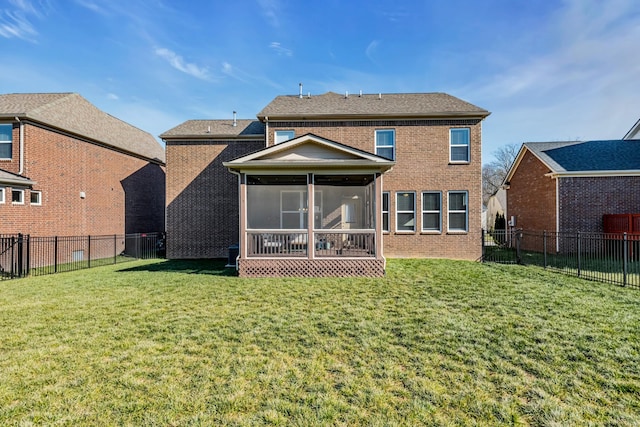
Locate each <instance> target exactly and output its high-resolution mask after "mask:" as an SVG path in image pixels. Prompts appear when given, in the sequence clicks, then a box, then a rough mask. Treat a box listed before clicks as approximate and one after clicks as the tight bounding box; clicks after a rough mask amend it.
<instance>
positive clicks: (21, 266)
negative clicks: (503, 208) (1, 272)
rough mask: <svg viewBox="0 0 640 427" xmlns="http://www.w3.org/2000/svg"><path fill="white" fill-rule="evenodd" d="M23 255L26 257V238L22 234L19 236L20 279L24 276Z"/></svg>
mask: <svg viewBox="0 0 640 427" xmlns="http://www.w3.org/2000/svg"><path fill="white" fill-rule="evenodd" d="M23 255H24V236H23V235H22V233H19V234H18V268H17V270H18V277H22V276H23V262H24V259H23Z"/></svg>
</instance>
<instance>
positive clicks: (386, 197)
mask: <svg viewBox="0 0 640 427" xmlns="http://www.w3.org/2000/svg"><path fill="white" fill-rule="evenodd" d="M382 210H383V211H385V212H389V193H382Z"/></svg>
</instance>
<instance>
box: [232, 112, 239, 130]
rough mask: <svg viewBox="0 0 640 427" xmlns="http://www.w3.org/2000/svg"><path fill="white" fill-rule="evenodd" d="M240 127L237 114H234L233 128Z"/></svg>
mask: <svg viewBox="0 0 640 427" xmlns="http://www.w3.org/2000/svg"><path fill="white" fill-rule="evenodd" d="M236 126H238V121H237V120H236V112H235V111H234V112H233V127H236Z"/></svg>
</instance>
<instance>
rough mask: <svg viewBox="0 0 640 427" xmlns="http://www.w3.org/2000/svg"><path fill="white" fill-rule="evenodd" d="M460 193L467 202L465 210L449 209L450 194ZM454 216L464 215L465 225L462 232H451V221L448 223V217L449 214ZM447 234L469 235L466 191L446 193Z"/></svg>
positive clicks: (467, 195)
mask: <svg viewBox="0 0 640 427" xmlns="http://www.w3.org/2000/svg"><path fill="white" fill-rule="evenodd" d="M460 193H464V194H465V195H466V200H467V204H466V206H465V210H455V211H453V210H451V208H450V207H449V206H450V205H451V198H450V197H451V195H452V194H460ZM452 213H453V214H455V213H464V215H465V217H464V220H465V224H464V227H465V229H464V230H460V229H455V230H452V229H451V221H450V215H451V214H452ZM447 233H450V234H467V233H469V192H468V191H466V190H456V191H449V192H448V193H447Z"/></svg>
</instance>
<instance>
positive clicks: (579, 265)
mask: <svg viewBox="0 0 640 427" xmlns="http://www.w3.org/2000/svg"><path fill="white" fill-rule="evenodd" d="M581 250H582V248H581V245H580V232H579V231H578V277H580V270H581V268H580V267H582V265H581V263H580V261H581V259H580V251H581Z"/></svg>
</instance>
